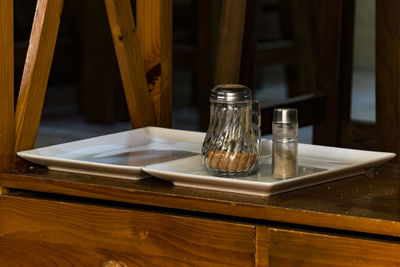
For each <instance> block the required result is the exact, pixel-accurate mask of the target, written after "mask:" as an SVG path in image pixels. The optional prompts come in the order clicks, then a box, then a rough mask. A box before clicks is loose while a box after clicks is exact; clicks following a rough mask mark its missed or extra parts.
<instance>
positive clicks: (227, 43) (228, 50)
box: [215, 0, 247, 84]
mask: <svg viewBox="0 0 400 267" xmlns="http://www.w3.org/2000/svg"><path fill="white" fill-rule="evenodd" d="M246 2H247V1H246V0H223V1H222V7H221V20H220V23H219V35H218V44H217V62H216V70H215V72H216V73H215V84H221V83H238V82H239V73H240V60H241V54H242V43H243V31H244V22H245V15H246Z"/></svg>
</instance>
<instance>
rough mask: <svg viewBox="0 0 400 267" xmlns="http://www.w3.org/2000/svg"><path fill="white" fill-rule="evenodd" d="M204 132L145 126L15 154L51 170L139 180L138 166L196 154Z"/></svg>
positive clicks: (199, 148) (199, 149) (140, 170)
mask: <svg viewBox="0 0 400 267" xmlns="http://www.w3.org/2000/svg"><path fill="white" fill-rule="evenodd" d="M204 136H205V134H204V133H199V132H193V131H183V130H173V129H166V128H159V127H146V128H141V129H136V130H130V131H125V132H120V133H116V134H110V135H104V136H100V137H94V138H89V139H85V140H80V141H75V142H69V143H65V144H60V145H54V146H49V147H43V148H38V149H33V150H27V151H21V152H18V153H17V155H18V156H20V157H21V158H24V159H26V160H29V161H31V162H34V163H37V164H41V165H45V166H47V167H48V168H49V169H51V170H59V171H68V172H76V173H86V174H93V175H102V176H110V177H118V178H125V179H133V180H137V179H141V178H144V177H149V174H146V173H144V172H143V171H142V167H144V166H146V165H149V164H154V163H160V162H165V161H171V160H174V159H178V158H183V157H188V156H193V155H196V154H200V151H201V146H202V144H203V140H204Z"/></svg>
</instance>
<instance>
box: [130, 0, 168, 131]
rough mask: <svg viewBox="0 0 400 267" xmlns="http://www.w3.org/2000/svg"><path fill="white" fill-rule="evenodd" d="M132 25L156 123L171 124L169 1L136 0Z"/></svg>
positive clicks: (160, 124)
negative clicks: (135, 28)
mask: <svg viewBox="0 0 400 267" xmlns="http://www.w3.org/2000/svg"><path fill="white" fill-rule="evenodd" d="M136 24H137V33H138V38H139V41H140V47H141V51H142V56H143V60H144V69H145V72H146V78H147V84H148V89H149V92H150V94H151V97H152V100H153V105H154V111H155V115H156V117H157V124H158V125H159V126H163V127H171V114H172V57H171V55H172V0H137V1H136Z"/></svg>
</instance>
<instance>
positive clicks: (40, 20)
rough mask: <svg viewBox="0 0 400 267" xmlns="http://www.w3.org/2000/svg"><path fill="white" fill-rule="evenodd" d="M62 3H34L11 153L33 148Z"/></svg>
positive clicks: (44, 0) (57, 0)
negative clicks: (34, 9) (33, 14)
mask: <svg viewBox="0 0 400 267" xmlns="http://www.w3.org/2000/svg"><path fill="white" fill-rule="evenodd" d="M63 3H64V1H63V0H38V2H37V6H36V13H35V18H34V21H33V25H32V32H31V37H30V40H29V48H28V52H27V56H26V60H25V66H24V72H23V75H22V81H21V87H20V91H19V96H18V101H17V107H16V111H15V124H16V130H15V131H16V132H15V136H16V137H15V138H16V140H15V151H21V150H26V149H32V148H33V147H34V146H35V141H36V134H37V131H38V128H39V122H40V118H41V114H42V108H43V102H44V97H45V93H46V88H47V82H48V79H49V74H50V68H51V63H52V60H53V53H54V48H55V44H56V39H57V34H58V28H59V25H60V17H61V12H62V7H63Z"/></svg>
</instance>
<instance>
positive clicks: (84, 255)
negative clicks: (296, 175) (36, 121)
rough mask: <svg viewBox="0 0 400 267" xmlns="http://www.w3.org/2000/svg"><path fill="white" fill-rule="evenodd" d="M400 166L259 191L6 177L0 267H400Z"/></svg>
mask: <svg viewBox="0 0 400 267" xmlns="http://www.w3.org/2000/svg"><path fill="white" fill-rule="evenodd" d="M399 173H400V166H397V165H396V167H390V166H388V167H385V168H381V169H379V170H376V171H374V172H370V173H368V175H359V176H357V177H353V178H350V179H344V180H338V181H335V182H331V183H327V184H323V185H318V186H313V187H309V188H304V189H301V190H295V191H292V192H287V193H284V194H279V195H276V196H272V197H256V196H246V195H240V194H231V193H223V192H213V191H208V190H200V189H190V188H184V187H179V186H172V185H171V184H170V183H168V182H166V181H162V180H159V179H155V178H148V179H143V180H139V181H133V180H126V179H115V178H110V177H101V176H91V175H85V174H72V173H66V172H56V171H49V170H47V169H43V168H40V167H39V168H30V169H28V170H24V171H18V172H15V173H3V174H1V175H0V192H2V193H3V194H2V195H0V266H100V265H101V264H102V263H104V262H106V261H108V260H115V261H121V262H123V263H125V264H126V265H127V266H326V265H328V266H367V265H368V266H400V257H399V255H400V213H399V212H398V211H399V210H400V204H399V203H400V202H399V199H400V197H399V196H400V186H398V185H400V179H399V175H398V174H399Z"/></svg>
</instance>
